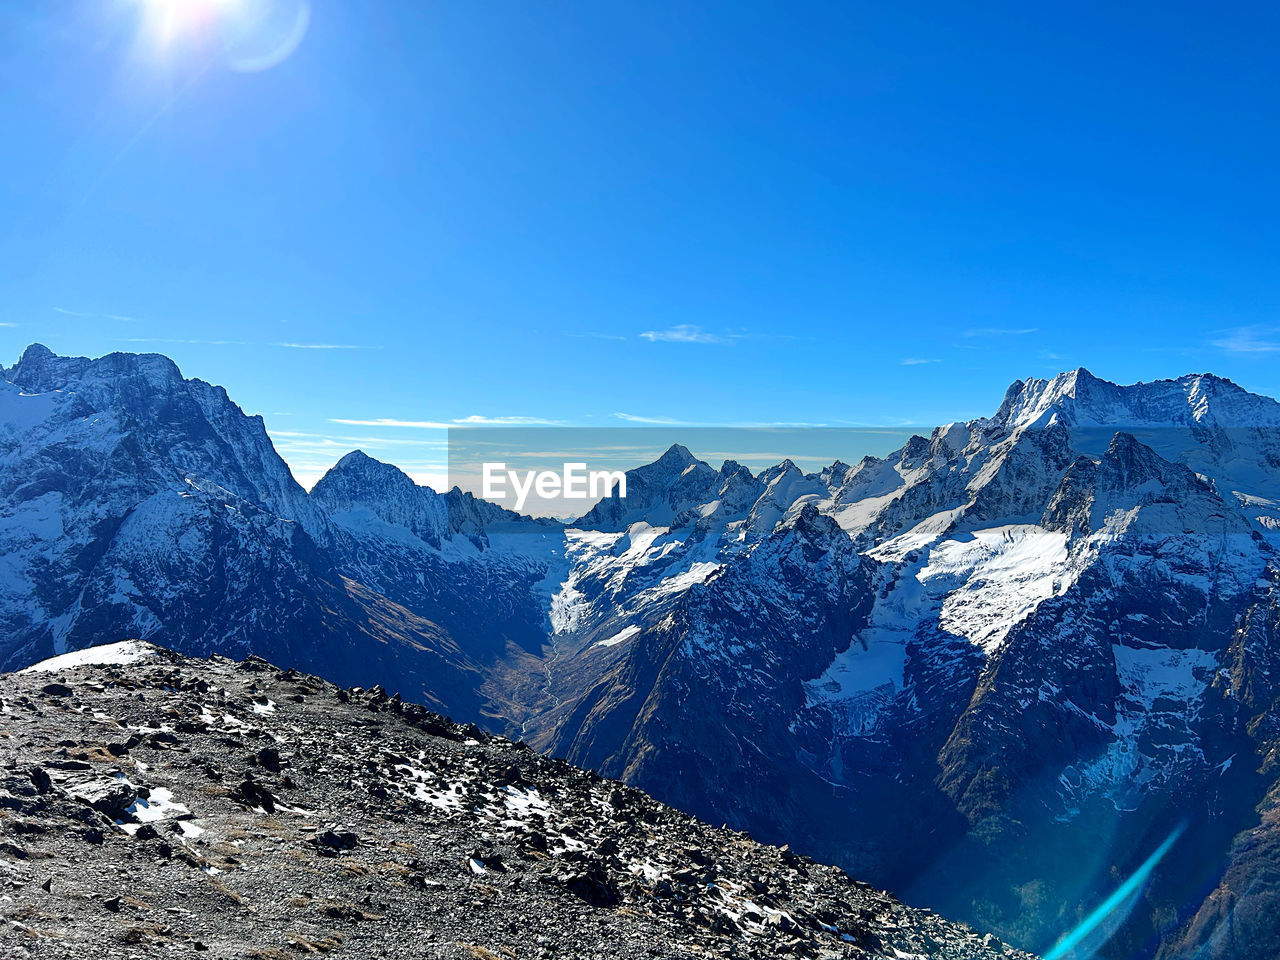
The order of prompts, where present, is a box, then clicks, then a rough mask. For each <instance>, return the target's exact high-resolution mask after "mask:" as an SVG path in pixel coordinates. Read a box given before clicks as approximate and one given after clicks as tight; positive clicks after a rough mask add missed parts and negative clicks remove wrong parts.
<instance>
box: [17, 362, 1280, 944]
mask: <svg viewBox="0 0 1280 960" xmlns="http://www.w3.org/2000/svg"><path fill="white" fill-rule="evenodd" d="M5 379H6V380H7V381H8V383H7V385H6V386H5V390H6V391H8V392H3V393H0V404H2V406H0V414H3V416H0V420H3V425H2V426H0V430H2V431H4V432H3V433H2V434H0V547H3V556H4V558H5V559H4V563H5V564H6V565H7V569H6V575H5V577H3V578H0V593H2V595H0V616H2V617H3V618H4V624H5V626H6V632H5V636H6V637H8V638H11V640H10V641H9V642H8V643H6V644H5V645H4V646H3V647H0V658H3V659H4V661H5V662H6V663H7V664H8V665H9V666H18V665H22V664H25V663H29V662H32V661H33V660H36V659H39V658H40V657H43V656H47V655H49V654H51V653H56V652H62V651H63V650H74V649H77V648H78V647H80V646H83V645H85V644H87V643H90V642H103V641H110V640H116V639H121V638H124V637H130V636H142V637H144V638H146V639H151V640H155V641H157V642H162V643H164V644H165V645H168V646H172V647H175V648H177V649H180V650H182V651H184V652H190V653H200V654H203V653H210V652H223V653H226V654H228V655H231V656H244V655H246V654H247V653H249V652H258V653H261V654H263V655H266V656H269V657H271V658H272V659H275V660H278V661H280V662H282V663H284V664H286V665H290V666H298V667H299V668H302V669H307V670H311V671H314V672H319V673H323V674H325V675H326V676H329V677H333V678H337V679H339V680H342V681H343V682H347V683H355V682H359V683H362V684H365V685H368V684H372V683H375V682H381V683H383V684H385V685H386V686H388V687H389V688H392V689H398V690H400V691H402V692H404V693H405V695H406V696H410V697H413V698H416V699H424V698H425V699H427V700H428V702H429V703H431V704H432V705H434V706H436V707H437V708H439V709H442V710H445V711H447V712H449V713H451V714H452V715H453V716H455V717H457V718H459V719H462V720H469V721H475V722H477V723H479V724H481V725H482V726H484V727H485V728H486V729H488V730H491V731H495V732H500V733H503V734H506V735H508V736H511V737H513V738H516V737H518V738H522V739H524V740H526V741H528V742H529V743H531V744H532V745H534V746H536V747H537V748H539V749H543V750H547V751H549V752H552V753H554V754H557V755H559V756H562V757H565V758H568V759H570V760H572V761H573V762H575V763H577V764H580V765H583V766H587V767H591V768H594V769H596V770H598V771H600V772H602V773H605V774H607V775H609V776H613V777H616V778H619V779H621V780H623V781H625V782H627V783H630V784H633V785H636V786H639V787H641V788H643V789H645V790H647V791H648V792H650V793H652V794H653V795H655V796H656V797H658V798H659V799H661V800H664V801H666V802H669V803H672V804H673V805H677V806H679V807H681V808H682V809H685V810H687V811H691V812H693V813H695V814H698V815H700V816H702V817H704V818H706V819H709V820H711V821H712V822H726V823H728V824H730V825H731V826H734V827H735V828H738V829H746V830H749V831H750V832H751V833H752V835H753V836H755V837H757V838H759V839H763V840H766V841H769V842H774V843H782V842H789V843H791V844H792V846H793V847H795V848H796V849H798V850H800V851H802V852H805V853H809V854H813V855H815V856H817V857H819V858H820V859H823V860H826V861H827V862H832V863H838V864H840V865H841V866H843V867H845V868H847V869H849V870H850V871H851V872H853V873H854V874H856V875H858V876H865V877H867V878H869V879H872V880H873V881H874V882H876V883H879V884H882V885H885V886H887V887H889V888H891V889H893V890H895V891H898V892H900V893H902V894H903V895H904V896H906V897H908V898H909V899H910V900H911V901H912V902H916V903H921V904H927V905H929V906H934V907H937V908H939V909H941V910H943V911H944V912H946V913H949V914H950V915H953V916H957V917H960V918H963V919H967V920H970V921H971V922H974V923H976V924H977V925H979V926H981V927H983V928H984V929H990V930H994V931H996V932H997V933H999V934H1001V935H1003V936H1006V937H1007V938H1009V939H1010V940H1012V941H1013V942H1016V943H1018V944H1019V945H1021V946H1024V947H1027V948H1031V949H1035V950H1040V951H1044V950H1048V949H1049V948H1050V947H1051V946H1053V944H1054V943H1055V942H1056V941H1057V940H1058V938H1059V937H1060V936H1061V935H1062V934H1063V933H1064V932H1065V931H1067V930H1070V929H1072V928H1074V927H1076V925H1077V924H1079V923H1080V922H1081V921H1084V920H1086V918H1087V917H1088V916H1089V913H1090V911H1091V910H1092V909H1093V908H1094V907H1095V906H1097V905H1098V904H1099V903H1100V902H1101V901H1102V900H1103V899H1104V898H1106V896H1107V895H1108V894H1109V893H1110V892H1111V891H1112V890H1115V889H1116V888H1118V887H1120V886H1121V884H1122V883H1123V882H1124V881H1125V879H1126V878H1128V877H1131V876H1133V875H1134V874H1135V871H1139V870H1140V869H1141V868H1142V867H1143V866H1144V863H1145V861H1146V860H1147V859H1148V857H1150V855H1151V854H1152V851H1153V850H1156V849H1158V848H1160V846H1161V844H1162V841H1164V840H1165V839H1166V838H1167V837H1169V836H1171V835H1176V836H1177V840H1176V842H1175V843H1174V844H1173V845H1172V847H1171V848H1170V849H1169V851H1168V853H1167V855H1165V856H1164V858H1163V859H1162V860H1161V862H1160V863H1159V864H1158V865H1156V866H1154V867H1153V868H1152V870H1151V871H1150V876H1145V875H1144V880H1143V882H1142V883H1141V884H1137V885H1136V889H1137V892H1136V893H1134V894H1133V895H1132V896H1130V897H1128V898H1126V899H1124V901H1123V903H1121V905H1120V906H1119V907H1117V909H1116V910H1115V911H1113V912H1112V914H1111V915H1109V916H1108V918H1107V919H1106V923H1105V924H1103V925H1102V927H1101V928H1100V929H1102V930H1103V931H1104V932H1105V933H1106V934H1108V935H1110V939H1109V941H1108V942H1107V943H1106V944H1105V946H1103V947H1101V948H1100V949H1101V951H1102V952H1101V955H1103V956H1115V957H1129V956H1138V957H1154V956H1160V957H1192V956H1210V957H1224V958H1225V957H1253V956H1257V957H1264V956H1265V957H1269V956H1272V955H1274V952H1275V950H1274V945H1275V944H1276V943H1277V942H1278V941H1280V927H1278V926H1277V922H1276V921H1274V920H1272V919H1271V917H1272V915H1273V914H1274V911H1270V910H1269V909H1268V906H1267V905H1268V904H1269V903H1270V902H1271V899H1270V898H1273V897H1275V896H1277V895H1280V884H1277V883H1276V882H1275V880H1274V878H1273V876H1274V875H1273V872H1272V871H1273V870H1274V864H1275V858H1274V857H1273V856H1272V855H1271V851H1272V850H1273V849H1274V848H1275V838H1274V837H1273V836H1272V833H1273V829H1272V828H1273V823H1272V821H1273V820H1274V819H1275V817H1274V808H1275V803H1276V797H1277V793H1278V792H1280V785H1278V784H1280V777H1277V772H1276V770H1275V767H1274V758H1275V756H1276V753H1275V751H1276V749H1277V746H1278V744H1277V742H1276V733H1275V729H1276V716H1277V715H1276V712H1275V711H1276V703H1275V693H1274V691H1273V690H1272V679H1271V678H1272V677H1273V676H1275V675H1276V674H1275V672H1274V665H1273V664H1272V660H1273V659H1274V658H1275V657H1277V656H1280V648H1277V646H1276V643H1275V640H1276V638H1277V625H1276V614H1275V605H1276V602H1277V601H1276V585H1277V583H1280V562H1278V560H1277V555H1276V550H1277V547H1280V404H1277V403H1276V402H1275V401H1272V400H1269V399H1267V398H1264V397H1258V396H1254V395H1251V394H1248V393H1247V392H1245V391H1243V390H1241V389H1240V388H1239V387H1237V386H1235V385H1234V384H1231V383H1230V382H1228V381H1225V380H1221V379H1218V378H1215V377H1212V376H1208V375H1201V376H1188V377H1183V378H1180V379H1178V380H1172V381H1161V382H1156V383H1149V384H1138V385H1135V386H1129V387H1122V386H1117V385H1115V384H1110V383H1107V382H1105V381H1102V380H1099V379H1097V378H1095V377H1093V376H1091V375H1090V374H1089V373H1088V372H1087V371H1084V370H1078V371H1072V372H1070V373H1066V374H1063V375H1061V376H1059V377H1056V378H1054V379H1052V380H1032V381H1027V382H1025V383H1024V382H1019V383H1015V384H1014V385H1013V386H1012V387H1011V388H1010V389H1009V391H1008V393H1007V395H1006V397H1005V399H1004V402H1003V403H1002V404H1001V405H1000V408H999V409H998V410H997V411H996V413H995V414H994V416H992V417H990V418H983V419H979V420H975V421H971V422H969V423H960V424H950V425H947V426H945V427H940V428H937V429H935V430H933V431H932V432H931V433H930V435H929V436H927V437H925V436H921V437H915V438H913V439H912V440H911V441H910V442H908V443H907V444H906V445H905V446H904V447H903V448H902V449H901V450H899V451H897V452H895V453H893V454H891V455H890V456H888V457H885V458H882V459H877V458H865V459H863V460H861V461H860V462H858V463H856V464H853V465H849V464H845V463H841V462H837V463H835V464H833V465H831V466H830V467H828V468H826V469H824V470H822V471H820V472H819V473H816V474H806V473H804V472H803V471H801V470H800V469H799V468H797V467H796V465H795V464H793V463H791V462H790V461H785V462H783V463H782V464H779V465H778V466H776V467H772V468H770V469H768V470H765V471H763V472H761V473H760V474H759V475H754V474H753V473H752V472H751V471H749V470H747V469H746V468H744V467H742V466H741V465H739V464H736V463H733V462H726V463H725V464H724V465H723V466H722V467H721V468H720V469H716V468H714V467H713V466H711V465H710V464H706V463H703V462H701V461H699V460H698V459H697V458H696V457H695V456H694V455H693V454H692V453H691V452H690V451H689V450H687V449H685V448H683V447H680V446H674V447H672V448H671V450H669V451H668V452H667V453H666V454H665V455H664V456H663V457H662V458H660V459H659V460H658V461H656V462H655V463H653V464H650V465H648V466H645V467H640V468H638V469H637V470H634V471H632V472H630V473H629V474H628V485H627V489H628V496H627V497H626V498H625V499H622V498H617V497H613V498H609V499H606V500H604V501H602V502H601V503H600V504H598V505H597V506H596V507H595V508H593V509H592V510H591V511H590V512H589V513H588V514H587V515H585V516H584V517H583V518H582V519H581V520H580V521H577V522H574V523H570V524H557V523H551V522H548V521H534V520H531V519H529V518H524V517H520V516H517V515H515V514H511V513H509V512H507V511H504V510H502V509H501V508H498V507H496V506H494V505H491V504H487V503H484V502H483V501H477V500H474V499H472V498H470V497H467V496H466V495H463V494H461V493H460V492H458V491H451V492H449V493H446V494H437V493H436V492H434V491H431V490H427V489H425V488H422V487H418V486H416V485H414V484H413V483H412V481H410V480H409V479H408V478H407V477H405V476H404V475H403V474H402V473H400V472H399V471H397V470H396V469H395V468H393V467H390V466H388V465H386V464H380V463H377V462H376V461H374V460H371V459H370V458H368V457H365V456H364V455H363V454H359V453H355V454H352V455H350V456H348V457H347V458H344V459H343V461H342V462H341V463H339V464H338V465H337V466H335V467H334V468H333V470H332V471H331V472H330V474H329V475H328V476H326V477H325V478H324V479H323V480H322V481H321V482H320V483H319V484H317V486H316V488H315V489H314V490H313V491H312V493H311V494H310V495H307V494H306V493H305V492H303V491H302V490H301V489H300V488H298V487H297V485H296V484H294V483H293V482H292V479H291V478H290V477H289V476H288V472H287V469H286V468H285V467H284V465H283V463H282V462H280V461H279V458H278V457H276V456H275V454H274V451H273V450H271V448H270V444H269V441H268V440H267V438H266V436H265V433H263V431H262V427H261V423H260V421H257V420H255V419H254V418H249V417H245V416H244V415H243V414H242V413H241V412H240V411H239V410H238V408H235V407H234V405H233V404H231V403H230V401H229V400H227V399H226V398H225V394H221V393H220V392H219V391H217V389H216V388H213V387H209V386H207V385H205V384H200V383H199V382H198V381H184V380H182V379H181V377H180V376H178V375H177V372H176V370H173V369H172V365H171V364H168V362H167V361H164V360H163V358H155V357H128V356H123V355H114V356H112V357H106V358H103V359H101V360H95V361H87V360H78V359H72V358H58V357H53V356H52V355H51V354H49V353H48V351H44V350H43V349H42V348H36V347H33V348H31V349H30V350H28V352H27V355H26V356H24V358H23V360H22V361H20V362H19V364H18V366H17V367H15V368H13V369H11V370H8V371H5ZM158 437H162V438H164V441H163V442H161V440H160V439H157V438H158ZM228 449H230V451H231V452H227V451H228ZM259 474H260V475H259ZM193 571H194V573H193ZM1099 935H1101V934H1099ZM1269 945H1270V946H1269ZM1082 955H1083V954H1082Z"/></svg>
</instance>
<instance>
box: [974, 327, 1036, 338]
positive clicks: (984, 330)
mask: <svg viewBox="0 0 1280 960" xmlns="http://www.w3.org/2000/svg"><path fill="white" fill-rule="evenodd" d="M1039 329H1040V328H1039V327H972V328H970V329H968V330H966V331H965V332H964V335H965V336H966V337H1025V336H1026V335H1027V334H1028V333H1036V332H1038V331H1039Z"/></svg>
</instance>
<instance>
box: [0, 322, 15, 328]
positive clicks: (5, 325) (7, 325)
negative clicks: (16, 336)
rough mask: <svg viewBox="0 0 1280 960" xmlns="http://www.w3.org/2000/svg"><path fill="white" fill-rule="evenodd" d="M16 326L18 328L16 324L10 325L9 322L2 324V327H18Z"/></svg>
mask: <svg viewBox="0 0 1280 960" xmlns="http://www.w3.org/2000/svg"><path fill="white" fill-rule="evenodd" d="M16 326H17V324H16V323H8V322H5V323H0V327H16Z"/></svg>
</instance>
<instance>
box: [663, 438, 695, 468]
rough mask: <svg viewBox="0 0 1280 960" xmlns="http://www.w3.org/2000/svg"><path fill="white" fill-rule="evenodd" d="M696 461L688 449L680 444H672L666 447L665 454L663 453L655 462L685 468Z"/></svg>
mask: <svg viewBox="0 0 1280 960" xmlns="http://www.w3.org/2000/svg"><path fill="white" fill-rule="evenodd" d="M697 459H698V458H697V457H695V456H694V455H693V454H692V453H691V452H690V451H689V448H688V447H686V446H684V445H683V444H680V443H673V444H672V445H671V446H669V447H667V450H666V452H665V453H663V455H662V456H660V457H659V458H658V459H657V460H656V461H655V462H656V463H661V464H667V465H671V464H679V465H680V466H685V467H687V466H688V465H689V464H691V463H695V462H696V461H697Z"/></svg>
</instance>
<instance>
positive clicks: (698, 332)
mask: <svg viewBox="0 0 1280 960" xmlns="http://www.w3.org/2000/svg"><path fill="white" fill-rule="evenodd" d="M640 337H641V339H644V340H648V341H649V342H650V343H729V342H730V341H733V340H736V339H738V338H739V335H738V334H725V333H711V332H710V331H708V330H703V329H702V327H699V326H697V325H696V324H692V323H680V324H677V325H676V326H674V327H668V328H667V329H666V330H646V331H645V332H644V333H642V334H640Z"/></svg>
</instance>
